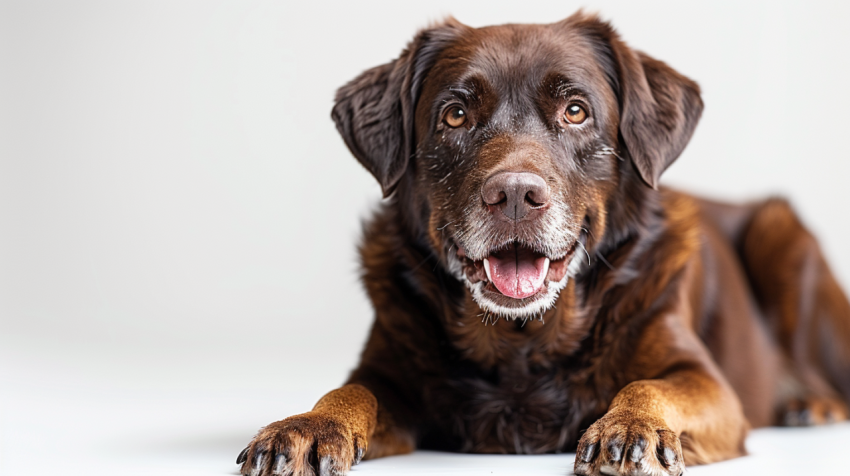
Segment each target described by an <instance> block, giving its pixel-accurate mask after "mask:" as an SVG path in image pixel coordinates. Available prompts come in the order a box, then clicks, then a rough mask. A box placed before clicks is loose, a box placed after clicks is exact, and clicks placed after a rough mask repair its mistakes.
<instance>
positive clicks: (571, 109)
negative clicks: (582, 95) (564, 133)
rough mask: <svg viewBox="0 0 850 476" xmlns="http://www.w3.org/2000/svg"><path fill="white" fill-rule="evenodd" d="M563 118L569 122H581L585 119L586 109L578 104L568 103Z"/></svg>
mask: <svg viewBox="0 0 850 476" xmlns="http://www.w3.org/2000/svg"><path fill="white" fill-rule="evenodd" d="M564 119H566V120H567V122H569V123H570V124H581V123H582V122H584V121H585V120H586V119H587V111H585V110H584V108H583V107H581V106H579V105H578V104H570V105H569V106H567V111H566V112H565V113H564Z"/></svg>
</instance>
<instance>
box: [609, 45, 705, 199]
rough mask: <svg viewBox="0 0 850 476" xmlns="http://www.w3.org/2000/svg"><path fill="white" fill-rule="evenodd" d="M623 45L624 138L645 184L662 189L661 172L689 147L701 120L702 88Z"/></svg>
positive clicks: (621, 123) (621, 122)
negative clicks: (660, 184)
mask: <svg viewBox="0 0 850 476" xmlns="http://www.w3.org/2000/svg"><path fill="white" fill-rule="evenodd" d="M618 43H619V45H617V46H619V48H617V47H615V55H617V56H619V58H618V59H619V64H620V76H621V77H620V88H621V91H620V94H621V96H620V98H621V99H620V101H621V105H620V134H621V135H622V137H623V142H624V143H625V146H626V149H627V150H628V151H629V156H630V157H631V158H632V161H634V164H635V167H637V169H638V172H640V176H641V178H643V181H644V182H646V184H647V185H649V186H650V187H652V188H658V179H659V177H661V173H662V172H664V171H665V170H667V167H669V166H670V164H672V163H673V161H674V160H676V159H677V158H678V157H679V155H680V154H681V153H682V151H683V150H684V149H685V146H686V145H688V141H690V140H691V135H693V133H694V129H696V127H697V123H698V122H699V118H700V116H701V115H702V108H703V104H702V98H700V89H699V85H697V83H695V82H693V81H691V80H690V79H688V78H686V77H684V76H682V75H681V74H679V73H678V72H676V71H675V70H674V69H673V68H671V67H669V66H667V65H666V64H665V63H663V62H661V61H658V60H656V59H654V58H651V57H649V56H647V55H645V54H643V53H638V52H634V51H632V50H631V49H629V48H628V47H627V46H625V45H623V44H622V42H618ZM618 49H619V51H617V50H618Z"/></svg>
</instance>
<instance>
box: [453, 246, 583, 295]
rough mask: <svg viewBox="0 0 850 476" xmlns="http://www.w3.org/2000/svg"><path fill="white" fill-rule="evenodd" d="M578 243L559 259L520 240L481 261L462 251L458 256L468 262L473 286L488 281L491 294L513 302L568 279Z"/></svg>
mask: <svg viewBox="0 0 850 476" xmlns="http://www.w3.org/2000/svg"><path fill="white" fill-rule="evenodd" d="M577 243H578V242H576V243H573V245H572V246H571V247H570V249H569V251H568V252H567V254H566V255H564V256H563V257H560V258H558V259H551V258H549V257H548V256H546V255H545V254H543V253H540V252H538V251H536V250H534V249H532V248H530V247H529V246H527V245H525V244H523V243H520V242H517V241H514V242H511V243H508V244H507V245H506V246H502V247H499V248H498V249H494V250H491V251H490V252H489V254H488V256H487V257H486V258H484V259H482V260H478V261H474V260H471V259H469V258H468V257H466V255H465V253H464V252H463V249H462V248H458V252H457V255H458V257H460V258H461V259H463V261H464V267H463V268H464V273H465V275H466V278H467V279H468V280H469V282H470V283H477V282H484V283H485V290H487V291H490V292H494V293H498V294H501V295H503V296H505V297H508V298H512V299H526V298H530V297H532V296H534V295H536V294H538V293H540V291H541V290H543V289H545V288H546V282H547V281H548V282H560V281H561V280H562V279H564V276H565V275H566V274H567V263H568V260H569V258H570V257H571V256H572V254H573V253H574V252H575V247H576V244H577Z"/></svg>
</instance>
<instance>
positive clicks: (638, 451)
mask: <svg viewBox="0 0 850 476" xmlns="http://www.w3.org/2000/svg"><path fill="white" fill-rule="evenodd" d="M644 450H646V438H644V437H643V436H640V437H638V440H637V441H636V442H635V443H634V444H633V445H632V447H631V449H630V450H629V459H630V460H631V461H632V462H633V463H637V462H638V461H640V459H641V458H643V452H644Z"/></svg>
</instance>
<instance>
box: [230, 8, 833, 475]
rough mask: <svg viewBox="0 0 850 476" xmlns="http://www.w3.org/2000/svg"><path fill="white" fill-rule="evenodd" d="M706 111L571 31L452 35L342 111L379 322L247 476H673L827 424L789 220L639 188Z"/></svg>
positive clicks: (619, 47) (821, 313)
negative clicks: (528, 457)
mask: <svg viewBox="0 0 850 476" xmlns="http://www.w3.org/2000/svg"><path fill="white" fill-rule="evenodd" d="M702 107H703V105H702V100H701V99H700V90H699V87H698V86H697V84H696V83H694V82H693V81H691V80H690V79H688V78H686V77H684V76H682V75H681V74H679V73H677V72H676V71H674V70H673V69H671V68H670V67H669V66H667V65H666V64H665V63H662V62H661V61H658V60H655V59H653V58H651V57H649V56H647V55H645V54H643V53H640V52H636V51H634V50H631V49H629V47H627V46H626V45H625V44H624V43H623V42H622V41H621V40H620V38H619V37H618V36H617V34H616V33H615V32H614V30H613V29H612V28H611V27H610V26H609V25H608V24H607V23H605V22H602V21H600V20H599V19H597V18H596V17H594V16H588V15H585V14H582V13H579V14H576V15H573V16H572V17H570V18H567V19H566V20H564V21H562V22H559V23H554V24H551V25H504V26H495V27H488V28H478V29H476V28H470V27H467V26H465V25H462V24H460V23H458V22H457V21H455V20H451V19H449V20H447V21H445V22H443V23H440V24H438V25H434V26H432V27H430V28H427V29H425V30H422V31H420V32H419V33H418V34H417V35H416V37H415V38H414V39H413V41H412V42H411V43H410V44H409V45H408V47H407V49H406V50H404V51H403V52H402V54H401V56H400V57H399V58H398V59H396V60H395V61H392V62H390V63H388V64H385V65H381V66H378V67H375V68H372V69H370V70H368V71H366V72H365V73H363V74H362V75H360V76H359V77H357V78H356V79H354V80H353V81H352V82H350V83H349V84H347V85H345V86H343V87H342V88H341V89H340V90H339V91H338V93H337V96H336V105H335V106H334V108H333V119H334V121H335V122H336V125H337V127H338V129H339V132H340V134H341V135H342V137H343V139H344V140H345V143H346V144H347V145H348V147H349V149H350V150H351V152H352V153H353V154H354V156H355V157H356V158H357V160H359V161H360V162H361V163H362V164H363V165H364V166H365V167H366V169H368V170H369V172H371V173H372V174H373V175H374V176H375V178H376V179H377V180H378V182H380V184H381V187H382V189H383V192H384V196H385V197H386V200H385V201H384V203H383V205H382V206H381V208H380V209H379V210H378V211H377V213H375V215H374V216H373V217H372V219H371V221H370V222H369V223H368V224H367V226H366V230H365V236H364V238H363V242H362V245H361V248H360V252H361V257H362V265H363V280H364V284H365V287H366V290H367V291H368V294H369V297H370V298H371V300H372V302H373V304H374V307H375V322H374V325H373V327H372V330H371V333H370V335H369V340H368V342H367V344H366V348H365V350H364V351H363V355H362V358H361V361H360V363H359V364H358V365H357V367H356V369H355V370H354V371H353V372H352V374H351V377H350V378H349V379H348V382H347V383H346V384H345V385H344V386H343V387H342V388H340V389H338V390H334V391H332V392H330V393H328V394H327V395H325V396H324V397H323V398H322V399H321V400H320V401H319V403H318V404H316V406H315V408H313V410H312V411H309V412H307V413H304V414H301V415H297V416H293V417H289V418H286V419H284V420H281V421H279V422H276V423H272V424H270V425H269V426H267V427H265V428H263V429H262V430H260V432H259V433H258V434H257V436H256V437H255V438H254V439H253V441H251V443H250V444H249V446H248V447H247V448H246V449H245V451H243V452H242V454H241V455H240V456H239V459H238V463H240V464H242V472H243V473H244V474H246V475H248V474H251V475H270V474H274V475H305V474H314V473H315V474H321V475H331V474H344V473H346V472H347V471H348V470H349V469H350V468H351V465H353V464H356V463H357V462H359V461H360V459H361V458H362V457H364V456H365V457H366V458H376V457H381V456H387V455H393V454H399V453H406V452H409V451H412V450H413V449H415V448H434V449H441V450H451V451H466V452H478V453H545V452H560V451H576V453H577V456H576V462H575V472H576V474H587V475H598V474H647V475H649V474H652V475H661V474H669V475H678V474H681V473H682V471H683V468H684V466H685V465H686V464H687V465H691V464H701V463H708V462H713V461H720V460H724V459H728V458H734V457H736V456H740V455H742V454H744V445H743V442H744V437H745V435H746V433H747V429H748V428H750V427H758V426H764V425H770V424H775V423H780V424H791V425H809V424H819V423H825V422H830V421H837V420H842V419H846V417H847V401H848V398H850V305H848V301H847V299H846V297H845V296H844V294H843V292H842V290H841V289H840V288H839V286H838V284H837V283H836V281H835V279H834V278H833V276H832V274H831V272H830V270H829V267H828V266H827V264H826V261H825V260H824V258H823V256H822V254H821V251H820V249H819V247H818V245H817V242H816V241H815V239H814V238H813V237H812V235H811V234H810V233H809V232H808V231H807V230H806V229H805V228H804V227H803V225H802V224H801V223H800V221H799V219H798V218H797V217H796V216H795V214H794V212H793V211H792V210H791V208H790V207H789V206H788V204H787V203H785V202H784V201H782V200H777V199H772V200H767V201H764V202H759V203H749V204H745V205H731V204H723V203H715V202H709V201H706V200H701V199H698V198H695V197H693V196H690V195H687V194H684V193H681V192H676V191H673V190H669V189H666V188H664V187H660V186H659V184H658V180H659V176H660V175H661V174H662V172H664V170H665V169H666V168H667V167H668V166H669V165H670V164H671V163H672V162H673V161H674V160H676V158H677V157H678V156H679V154H680V153H681V152H682V150H683V149H684V147H685V145H686V144H687V143H688V140H689V139H690V136H691V134H692V133H693V131H694V128H695V127H696V125H697V122H698V120H699V117H700V114H701V111H702ZM565 471H566V468H565Z"/></svg>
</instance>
